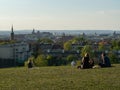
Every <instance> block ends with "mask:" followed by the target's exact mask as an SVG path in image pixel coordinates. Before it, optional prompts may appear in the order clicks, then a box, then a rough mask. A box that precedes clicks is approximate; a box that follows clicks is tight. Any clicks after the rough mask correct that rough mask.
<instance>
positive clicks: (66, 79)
mask: <svg viewBox="0 0 120 90" xmlns="http://www.w3.org/2000/svg"><path fill="white" fill-rule="evenodd" d="M0 90H120V64H116V65H114V67H111V68H100V69H84V70H83V69H76V67H71V66H60V67H40V68H33V69H27V68H26V67H22V68H6V69H0Z"/></svg>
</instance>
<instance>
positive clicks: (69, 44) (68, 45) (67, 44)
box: [64, 41, 72, 50]
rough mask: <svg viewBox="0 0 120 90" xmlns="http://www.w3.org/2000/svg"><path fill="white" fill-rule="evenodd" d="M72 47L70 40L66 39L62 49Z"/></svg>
mask: <svg viewBox="0 0 120 90" xmlns="http://www.w3.org/2000/svg"><path fill="white" fill-rule="evenodd" d="M71 49H72V42H71V41H68V42H65V43H64V50H71Z"/></svg>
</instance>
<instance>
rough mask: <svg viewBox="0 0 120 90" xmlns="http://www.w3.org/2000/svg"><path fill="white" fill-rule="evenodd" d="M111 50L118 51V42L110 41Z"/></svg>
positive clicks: (119, 44) (119, 43)
mask: <svg viewBox="0 0 120 90" xmlns="http://www.w3.org/2000/svg"><path fill="white" fill-rule="evenodd" d="M112 49H113V50H120V40H113V41H112Z"/></svg>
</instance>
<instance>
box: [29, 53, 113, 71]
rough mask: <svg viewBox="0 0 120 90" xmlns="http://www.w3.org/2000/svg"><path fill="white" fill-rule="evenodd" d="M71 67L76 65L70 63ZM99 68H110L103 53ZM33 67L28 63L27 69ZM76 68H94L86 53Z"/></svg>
mask: <svg viewBox="0 0 120 90" xmlns="http://www.w3.org/2000/svg"><path fill="white" fill-rule="evenodd" d="M71 65H72V66H75V65H76V62H75V61H72V62H71ZM98 65H99V66H100V67H111V63H110V59H109V58H108V56H107V55H106V54H105V53H102V54H101V62H100V63H99V64H98ZM32 67H33V62H32V60H29V61H28V68H32ZM77 68H81V69H87V68H94V60H93V59H90V57H89V54H88V53H86V54H85V56H84V57H83V58H82V61H81V65H80V66H78V67H77Z"/></svg>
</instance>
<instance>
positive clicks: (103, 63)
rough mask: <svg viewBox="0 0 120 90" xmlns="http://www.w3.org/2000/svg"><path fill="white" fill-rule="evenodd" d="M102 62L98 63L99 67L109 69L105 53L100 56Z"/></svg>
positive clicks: (109, 64) (109, 65) (108, 61)
mask: <svg viewBox="0 0 120 90" xmlns="http://www.w3.org/2000/svg"><path fill="white" fill-rule="evenodd" d="M101 58H102V62H101V63H99V65H100V66H101V67H111V63H110V59H109V58H108V57H107V55H106V54H105V53H102V54H101Z"/></svg>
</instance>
